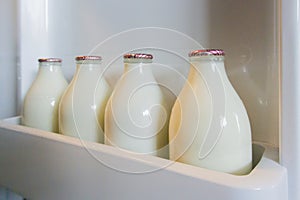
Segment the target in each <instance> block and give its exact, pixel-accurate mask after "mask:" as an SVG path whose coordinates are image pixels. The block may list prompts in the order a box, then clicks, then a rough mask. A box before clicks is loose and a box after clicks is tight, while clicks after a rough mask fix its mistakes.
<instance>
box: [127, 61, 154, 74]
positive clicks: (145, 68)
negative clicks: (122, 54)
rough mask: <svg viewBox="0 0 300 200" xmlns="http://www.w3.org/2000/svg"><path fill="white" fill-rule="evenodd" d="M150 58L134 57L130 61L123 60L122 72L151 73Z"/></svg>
mask: <svg viewBox="0 0 300 200" xmlns="http://www.w3.org/2000/svg"><path fill="white" fill-rule="evenodd" d="M151 65H152V61H151V60H146V59H136V60H132V61H125V62H124V74H135V75H136V74H137V73H138V74H145V73H151V74H152V70H151Z"/></svg>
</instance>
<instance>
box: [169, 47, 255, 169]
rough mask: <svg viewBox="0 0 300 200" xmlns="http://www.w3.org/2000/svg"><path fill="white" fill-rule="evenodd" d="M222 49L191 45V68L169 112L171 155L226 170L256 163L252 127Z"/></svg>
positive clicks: (195, 163)
mask: <svg viewBox="0 0 300 200" xmlns="http://www.w3.org/2000/svg"><path fill="white" fill-rule="evenodd" d="M224 56H225V53H224V51H223V50H220V49H203V50H196V51H192V52H191V53H190V54H189V57H190V63H191V67H190V72H189V75H188V79H187V82H186V84H185V85H184V87H183V89H182V91H181V92H180V94H179V96H178V98H177V100H176V102H175V104H174V106H173V109H172V113H171V118H170V126H169V137H170V159H171V160H176V161H179V162H183V163H187V164H191V165H195V166H199V167H203V168H208V169H212V170H217V171H222V172H227V173H231V174H236V175H242V174H247V173H249V172H250V170H251V168H252V142H251V128H250V123H249V119H248V115H247V111H246V109H245V107H244V105H243V102H242V101H241V99H240V98H239V96H238V94H237V93H236V91H235V90H234V88H233V86H232V85H231V83H230V81H229V79H228V77H227V74H226V71H225V66H224Z"/></svg>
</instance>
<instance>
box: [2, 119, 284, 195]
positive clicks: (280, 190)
mask: <svg viewBox="0 0 300 200" xmlns="http://www.w3.org/2000/svg"><path fill="white" fill-rule="evenodd" d="M18 120H19V118H14V119H10V120H9V121H10V122H13V123H16V122H17V121H18ZM0 132H1V134H0V157H1V158H2V159H1V160H0V167H1V170H0V177H1V183H3V182H4V183H5V184H6V186H7V187H9V188H12V189H14V191H16V192H18V193H20V194H22V195H23V196H24V197H26V198H29V199H33V200H35V199H44V200H47V199H74V200H77V199H110V200H114V199H124V200H127V199H145V200H148V199H149V200H150V199H173V200H177V199H178V200H180V199H190V200H193V199H195V200H196V199H209V200H219V199H222V200H241V199H243V200H253V199H255V200H265V199H272V200H287V177H286V170H285V168H283V167H281V166H280V165H279V164H278V163H276V162H274V161H272V160H270V159H268V158H266V157H262V158H261V156H262V154H263V153H264V149H263V148H262V147H260V146H258V145H254V161H255V162H256V163H257V162H258V164H257V165H256V167H255V168H254V169H253V171H252V172H251V173H250V174H249V175H246V176H234V175H230V174H225V173H220V172H215V171H210V170H206V169H202V168H199V167H194V166H190V165H186V164H182V163H176V162H175V163H174V162H171V161H169V160H165V159H161V158H158V157H153V156H141V155H134V154H131V153H128V152H125V151H122V150H119V149H117V148H115V147H111V146H107V145H103V144H96V143H90V142H83V141H80V140H79V139H75V138H70V137H67V136H63V135H59V134H54V133H49V132H45V131H40V130H37V129H32V128H27V127H23V126H16V125H10V124H7V122H0Z"/></svg>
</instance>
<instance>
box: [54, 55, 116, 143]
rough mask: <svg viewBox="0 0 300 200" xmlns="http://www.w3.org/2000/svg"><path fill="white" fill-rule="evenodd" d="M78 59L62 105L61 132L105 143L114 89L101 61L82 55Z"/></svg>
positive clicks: (60, 110) (60, 109)
mask: <svg viewBox="0 0 300 200" xmlns="http://www.w3.org/2000/svg"><path fill="white" fill-rule="evenodd" d="M76 60H77V61H76V63H77V64H76V72H75V74H74V77H73V79H72V81H71V83H70V84H69V86H68V88H67V90H66V92H65V93H64V95H63V97H62V100H61V103H60V105H59V132H60V133H61V134H63V135H68V136H72V137H77V138H80V139H83V140H87V141H93V142H99V143H103V140H104V139H103V137H104V111H105V106H106V103H107V100H108V98H109V96H110V94H111V89H110V86H109V85H108V83H107V82H106V80H105V78H104V76H103V69H102V68H101V58H100V57H98V56H96V57H95V56H78V57H76Z"/></svg>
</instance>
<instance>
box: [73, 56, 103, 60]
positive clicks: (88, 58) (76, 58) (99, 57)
mask: <svg viewBox="0 0 300 200" xmlns="http://www.w3.org/2000/svg"><path fill="white" fill-rule="evenodd" d="M75 60H76V61H83V60H95V61H101V60H102V57H101V56H76V57H75Z"/></svg>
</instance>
